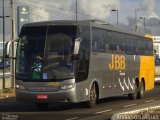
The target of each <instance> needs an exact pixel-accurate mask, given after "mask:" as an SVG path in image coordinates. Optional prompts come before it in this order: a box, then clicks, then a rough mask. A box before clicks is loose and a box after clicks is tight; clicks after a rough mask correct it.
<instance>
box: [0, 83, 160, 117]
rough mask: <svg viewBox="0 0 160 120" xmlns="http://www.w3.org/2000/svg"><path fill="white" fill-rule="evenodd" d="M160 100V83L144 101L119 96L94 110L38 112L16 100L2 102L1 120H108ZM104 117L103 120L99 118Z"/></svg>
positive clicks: (67, 107)
mask: <svg viewBox="0 0 160 120" xmlns="http://www.w3.org/2000/svg"><path fill="white" fill-rule="evenodd" d="M158 100H160V82H157V83H156V84H155V89H154V90H152V91H150V92H147V93H146V94H145V97H144V99H143V100H139V99H138V100H130V99H129V98H128V97H127V96H117V97H112V98H107V99H104V100H101V101H100V102H99V103H98V104H97V105H96V106H95V107H94V108H91V109H90V108H86V107H85V106H84V104H62V103H61V104H60V103H56V104H51V105H50V106H49V108H48V109H47V110H45V111H40V110H37V108H36V107H35V105H34V104H28V103H16V100H15V98H8V99H3V100H0V119H2V120H6V118H10V119H13V118H14V120H78V119H86V120H89V119H91V120H93V119H95V120H98V119H100V120H108V119H110V118H111V116H112V115H113V114H114V113H116V112H117V111H123V110H124V109H130V108H133V107H139V106H140V105H143V104H144V106H145V104H147V103H150V104H154V102H156V101H158ZM101 115H103V119H102V118H99V116H101Z"/></svg>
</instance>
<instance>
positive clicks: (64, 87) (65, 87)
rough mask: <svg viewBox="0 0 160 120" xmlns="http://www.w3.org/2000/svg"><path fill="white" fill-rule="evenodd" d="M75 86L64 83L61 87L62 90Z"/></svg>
mask: <svg viewBox="0 0 160 120" xmlns="http://www.w3.org/2000/svg"><path fill="white" fill-rule="evenodd" d="M74 87H75V84H64V85H62V86H61V89H62V90H66V89H71V88H74Z"/></svg>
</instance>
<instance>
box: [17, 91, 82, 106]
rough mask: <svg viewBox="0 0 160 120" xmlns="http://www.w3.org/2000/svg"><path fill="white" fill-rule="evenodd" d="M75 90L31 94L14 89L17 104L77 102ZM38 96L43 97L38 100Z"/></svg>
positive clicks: (30, 92)
mask: <svg viewBox="0 0 160 120" xmlns="http://www.w3.org/2000/svg"><path fill="white" fill-rule="evenodd" d="M76 95H77V93H76V89H75V88H71V89H67V90H59V91H56V92H33V91H27V90H22V89H16V99H17V101H18V102H35V103H36V102H47V103H52V102H79V101H78V100H77V96H76ZM38 96H45V97H42V98H39V97H38Z"/></svg>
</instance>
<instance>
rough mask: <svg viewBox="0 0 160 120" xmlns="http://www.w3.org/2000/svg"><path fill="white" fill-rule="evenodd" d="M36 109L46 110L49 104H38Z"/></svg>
mask: <svg viewBox="0 0 160 120" xmlns="http://www.w3.org/2000/svg"><path fill="white" fill-rule="evenodd" d="M36 107H37V108H38V109H39V110H46V109H47V108H48V103H36Z"/></svg>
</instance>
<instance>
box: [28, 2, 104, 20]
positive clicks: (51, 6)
mask: <svg viewBox="0 0 160 120" xmlns="http://www.w3.org/2000/svg"><path fill="white" fill-rule="evenodd" d="M28 2H32V3H36V4H42V5H44V6H46V7H47V8H48V7H50V8H52V9H53V8H55V9H58V10H61V11H64V12H67V13H69V14H72V15H75V14H74V13H73V12H72V11H68V10H65V9H63V8H60V7H56V6H53V5H48V4H45V3H44V2H37V1H33V0H29V1H28ZM77 13H78V14H79V15H81V17H82V15H83V18H84V16H85V17H87V18H97V19H100V20H102V18H100V17H93V16H91V15H88V14H85V13H82V12H77Z"/></svg>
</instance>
